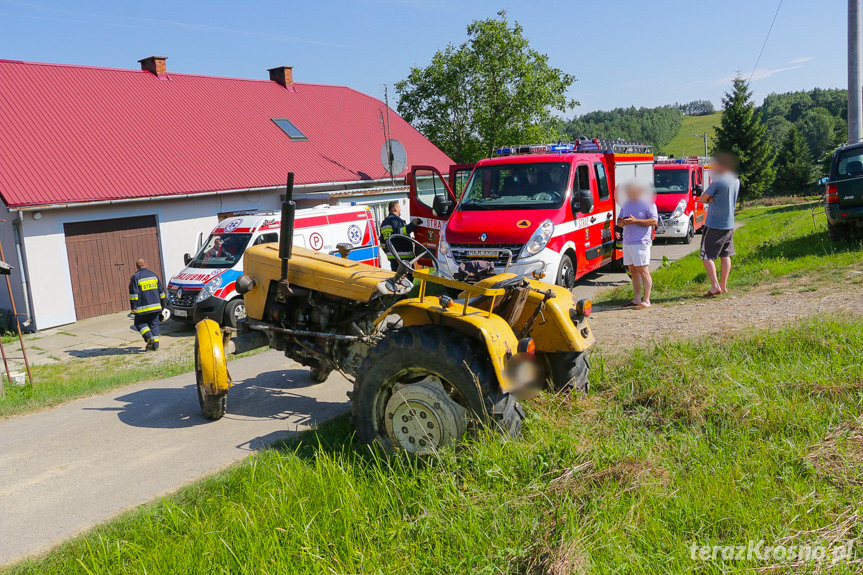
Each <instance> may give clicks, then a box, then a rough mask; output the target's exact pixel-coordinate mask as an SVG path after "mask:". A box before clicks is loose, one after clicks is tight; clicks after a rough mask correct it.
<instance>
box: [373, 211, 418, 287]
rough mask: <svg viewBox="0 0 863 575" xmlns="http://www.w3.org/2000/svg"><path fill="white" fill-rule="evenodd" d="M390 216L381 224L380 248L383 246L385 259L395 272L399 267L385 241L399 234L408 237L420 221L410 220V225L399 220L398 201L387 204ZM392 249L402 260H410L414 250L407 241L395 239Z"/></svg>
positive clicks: (400, 213) (400, 212)
mask: <svg viewBox="0 0 863 575" xmlns="http://www.w3.org/2000/svg"><path fill="white" fill-rule="evenodd" d="M389 210H390V215H388V216H387V217H385V218H384V221H382V222H381V238H380V239H381V246H383V248H384V251H386V252H387V259H389V260H390V268H391V269H392V270H393V271H394V272H395V271H398V269H399V265H398V263H397V262H396V258H395V255H393V254H391V253H389V250H388V248H387V240H388V239H389V238H390V236H391V235H393V234H399V235H403V236H409V235H411V234H412V233H413V231H414V228H416V227H417V226H418V225H420V224H421V223H422V220H421V219H419V218H414V219H412V220H411V223H409V224H407V223H405V221H404V220H403V219H402V218H401V215H402V208H401V206H400V205H399V202H398V200H395V201H392V202H390V203H389ZM393 248H394V249H395V250H396V251H397V252H398V254H399V257H401V258H402V259H403V260H404V259H407V260H410V259H411V258H413V255H414V249H413V244H411V243H410V242H409V241H407V240H404V239H401V238H396V239H395V240H393Z"/></svg>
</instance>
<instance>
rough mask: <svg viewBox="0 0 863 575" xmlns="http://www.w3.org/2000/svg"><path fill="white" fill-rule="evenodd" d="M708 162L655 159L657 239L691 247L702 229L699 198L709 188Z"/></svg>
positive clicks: (702, 218) (704, 213)
mask: <svg viewBox="0 0 863 575" xmlns="http://www.w3.org/2000/svg"><path fill="white" fill-rule="evenodd" d="M708 161H709V158H703V157H696V156H691V157H687V158H681V159H674V158H659V159H657V160H656V165H655V166H654V172H653V184H654V187H655V188H656V210H657V211H658V212H659V226H658V227H657V228H656V237H657V238H679V239H680V240H681V241H682V242H683V243H685V244H689V243H692V238H693V237H694V236H695V233H696V232H697V231H699V230H701V228H702V227H703V226H704V218H705V216H706V215H707V213H706V211H705V207H704V204H703V203H701V202H700V201H699V198H701V194H702V193H703V192H704V190H705V189H706V188H707V186H709V185H710V167H709V165H708Z"/></svg>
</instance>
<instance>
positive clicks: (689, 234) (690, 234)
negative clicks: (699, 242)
mask: <svg viewBox="0 0 863 575" xmlns="http://www.w3.org/2000/svg"><path fill="white" fill-rule="evenodd" d="M694 237H695V224H694V223H693V222H692V219H691V218H690V220H689V227H688V228H686V235H685V236H683V238H681V240H680V241H681V243H683V244H686V245H689V244H691V243H692V239H693V238H694Z"/></svg>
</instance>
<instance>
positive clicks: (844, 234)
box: [827, 223, 851, 242]
mask: <svg viewBox="0 0 863 575" xmlns="http://www.w3.org/2000/svg"><path fill="white" fill-rule="evenodd" d="M850 231H851V230H850V226H843V225H842V224H829V223H828V224H827V236H828V237H829V238H830V241H833V242H841V241H843V240H846V239H848V237H850V235H851V234H850V233H849V232H850Z"/></svg>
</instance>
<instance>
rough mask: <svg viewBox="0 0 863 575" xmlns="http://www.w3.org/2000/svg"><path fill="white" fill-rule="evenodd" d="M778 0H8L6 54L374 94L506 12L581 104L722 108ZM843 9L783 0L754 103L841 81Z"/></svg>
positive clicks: (3, 14) (3, 25)
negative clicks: (283, 76) (157, 62)
mask: <svg viewBox="0 0 863 575" xmlns="http://www.w3.org/2000/svg"><path fill="white" fill-rule="evenodd" d="M777 1H778V0H712V1H710V2H705V1H700V0H688V1H683V0H651V1H644V0H641V1H634V0H596V1H591V2H587V1H583V0H577V1H566V0H558V1H557V2H547V1H542V0H523V1H520V2H511V1H504V0H499V1H497V2H486V1H471V0H463V1H461V2H460V1H458V0H352V1H343V0H317V1H299V0H281V1H276V0H245V1H237V0H233V1H222V0H206V1H205V0H186V1H181V0H175V1H171V2H169V1H164V0H150V1H146V2H140V1H134V0H122V1H117V0H111V1H108V0H88V1H80V0H32V1H31V0H22V1H18V0H0V58H4V59H14V60H29V61H42V62H61V63H70V64H89V65H96V66H109V67H119V68H136V67H137V66H138V64H137V60H139V59H140V58H144V57H146V56H150V55H160V56H168V58H169V59H168V70H169V72H170V71H174V72H188V73H193V74H212V75H219V76H235V77H246V78H266V77H267V73H266V70H267V68H272V67H274V66H278V65H283V64H284V65H293V66H294V79H295V80H296V81H299V82H320V83H326V84H343V85H347V86H351V87H353V88H356V89H358V90H360V91H362V92H365V93H367V94H371V95H373V96H378V97H380V96H382V94H383V86H384V84H389V85H390V86H392V84H393V83H394V82H396V81H398V80H400V79H402V78H404V77H405V76H406V75H407V73H408V70H409V69H410V67H411V66H415V65H424V64H426V63H427V62H428V61H429V60H430V58H431V56H432V54H434V52H435V51H436V50H438V49H439V48H442V47H443V46H445V45H446V44H447V43H448V42H454V43H459V42H461V41H463V40H464V38H465V26H466V25H467V24H468V23H469V22H470V21H471V20H473V19H477V18H484V17H488V16H492V15H494V14H495V13H496V12H497V11H498V10H500V9H501V8H505V9H506V10H507V11H508V13H509V16H510V18H511V19H514V20H518V21H519V22H520V23H521V24H522V25H523V26H524V29H525V34H526V35H527V37H528V38H529V39H530V41H531V44H532V45H533V46H534V47H535V48H536V49H538V50H539V51H541V52H544V53H547V54H548V55H549V56H550V59H551V63H552V65H554V66H557V67H559V68H562V69H563V70H565V71H567V72H570V73H572V74H574V75H575V76H576V77H577V78H578V82H577V83H576V84H575V85H574V87H573V88H572V90H571V96H572V97H573V98H574V99H576V100H579V101H580V102H581V104H582V105H581V107H580V108H577V109H576V110H577V111H578V113H584V112H587V111H590V110H595V109H607V108H612V107H616V106H629V105H636V106H656V105H661V104H668V103H673V102H675V101H680V102H686V101H690V100H693V99H700V98H704V99H710V100H713V101H714V102H715V103H716V104H717V105H718V104H719V101H720V98H721V96H722V93H723V91H724V90H725V89H726V88H727V86H728V81H729V78H730V77H731V76H733V75H734V73H735V72H736V71H738V70H740V71H742V72H743V73H744V74H745V75H746V76H748V75H749V74H750V73H751V72H752V69H753V66H754V64H755V60H756V58H757V56H758V52H759V50H760V49H761V44H762V42H763V41H764V37H765V35H766V33H767V29H768V27H769V26H770V21H771V19H772V18H773V14H774V12H775V10H776V5H777ZM846 6H847V3H846V2H845V1H844V0H817V1H812V0H785V1H784V3H783V5H782V9H781V11H780V13H779V17H778V19H777V21H776V26H775V27H774V29H773V34H772V35H771V37H770V41H769V43H768V44H767V48H766V50H765V51H764V55H763V57H762V59H761V63H760V65H759V68H758V70H756V72H755V76H754V79H753V84H752V87H753V88H754V90H755V94H756V99H758V100H759V101H760V100H761V99H762V98H763V97H764V96H766V95H767V94H769V93H770V92H774V91H775V92H782V91H789V90H799V89H808V88H813V87H816V86H819V87H825V88H826V87H843V86H844V85H845V82H846V79H845V74H846V72H845V70H846V68H845V61H846V48H845V46H846ZM390 94H391V96H393V91H392V90H391V92H390ZM391 103H392V105H393V106H395V98H394V97H393V99H392V100H391ZM569 115H572V112H568V113H567V116H569Z"/></svg>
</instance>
